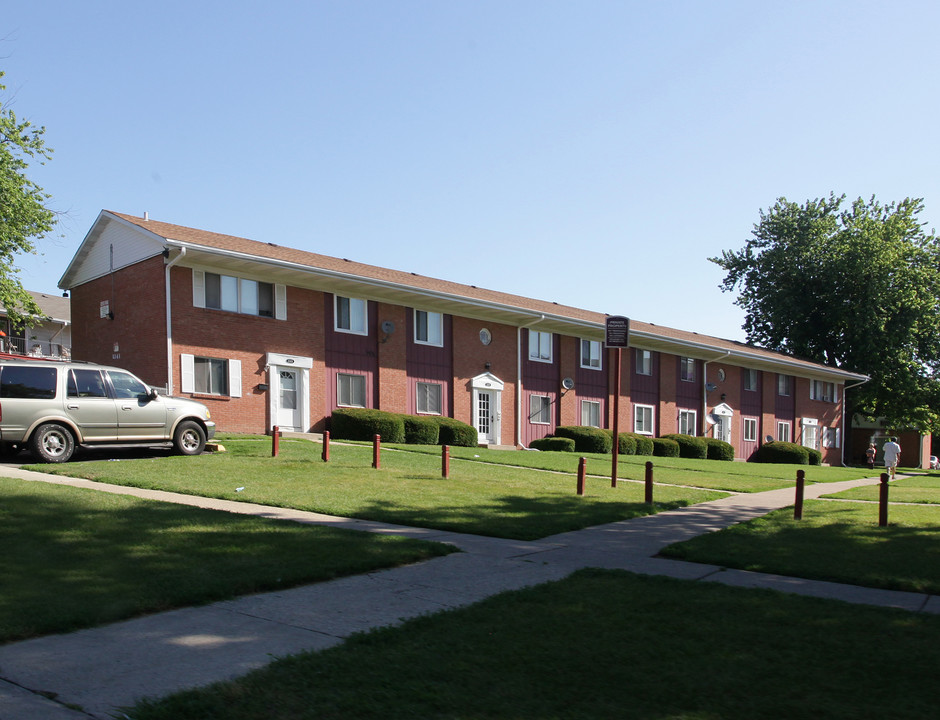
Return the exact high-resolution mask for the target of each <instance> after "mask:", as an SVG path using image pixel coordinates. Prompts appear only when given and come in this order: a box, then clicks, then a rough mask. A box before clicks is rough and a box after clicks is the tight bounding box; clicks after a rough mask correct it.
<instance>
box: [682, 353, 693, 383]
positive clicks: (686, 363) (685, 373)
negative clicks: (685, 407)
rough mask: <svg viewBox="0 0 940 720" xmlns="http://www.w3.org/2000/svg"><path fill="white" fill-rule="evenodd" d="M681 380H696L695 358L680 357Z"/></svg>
mask: <svg viewBox="0 0 940 720" xmlns="http://www.w3.org/2000/svg"><path fill="white" fill-rule="evenodd" d="M679 380H681V381H682V382H695V358H690V357H680V358H679Z"/></svg>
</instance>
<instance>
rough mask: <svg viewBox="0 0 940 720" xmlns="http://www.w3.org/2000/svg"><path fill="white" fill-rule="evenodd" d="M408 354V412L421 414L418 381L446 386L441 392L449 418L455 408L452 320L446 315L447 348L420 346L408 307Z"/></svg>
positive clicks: (445, 343) (445, 345)
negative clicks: (418, 399) (417, 393)
mask: <svg viewBox="0 0 940 720" xmlns="http://www.w3.org/2000/svg"><path fill="white" fill-rule="evenodd" d="M406 313H407V332H408V340H407V342H408V345H407V350H406V351H405V352H406V373H407V375H408V412H409V413H411V414H412V415H417V414H418V406H417V400H416V398H415V396H416V392H415V391H416V388H417V384H418V383H419V382H427V383H437V384H439V385H443V386H444V387H443V388H442V393H441V414H442V415H444V416H446V417H450V416H451V408H452V407H453V395H454V393H453V378H454V370H453V350H452V348H453V330H452V328H453V321H452V320H451V316H450V315H444V327H443V335H444V345H443V346H442V347H434V346H433V345H421V344H419V343H416V342H415V328H414V324H415V314H414V309H413V308H408V309H407V310H406Z"/></svg>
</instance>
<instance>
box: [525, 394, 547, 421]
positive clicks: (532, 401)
mask: <svg viewBox="0 0 940 720" xmlns="http://www.w3.org/2000/svg"><path fill="white" fill-rule="evenodd" d="M536 405H537V406H538V407H536ZM543 416H546V417H545V419H543ZM529 422H530V423H532V424H533V425H551V424H552V399H551V398H550V397H549V396H548V395H534V394H533V395H529Z"/></svg>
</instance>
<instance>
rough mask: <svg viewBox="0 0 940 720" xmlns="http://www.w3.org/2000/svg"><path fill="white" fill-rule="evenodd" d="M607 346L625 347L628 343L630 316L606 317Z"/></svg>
mask: <svg viewBox="0 0 940 720" xmlns="http://www.w3.org/2000/svg"><path fill="white" fill-rule="evenodd" d="M605 344H606V345H607V347H609V348H625V347H627V346H628V345H629V344H630V318H625V317H623V316H622V315H611V316H610V317H608V318H607V340H606V342H605Z"/></svg>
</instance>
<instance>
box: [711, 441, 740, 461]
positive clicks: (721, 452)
mask: <svg viewBox="0 0 940 720" xmlns="http://www.w3.org/2000/svg"><path fill="white" fill-rule="evenodd" d="M705 446H706V448H707V449H708V459H709V460H729V461H731V460H734V446H733V445H732V444H731V443H727V442H725V441H724V440H719V439H718V438H705Z"/></svg>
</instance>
